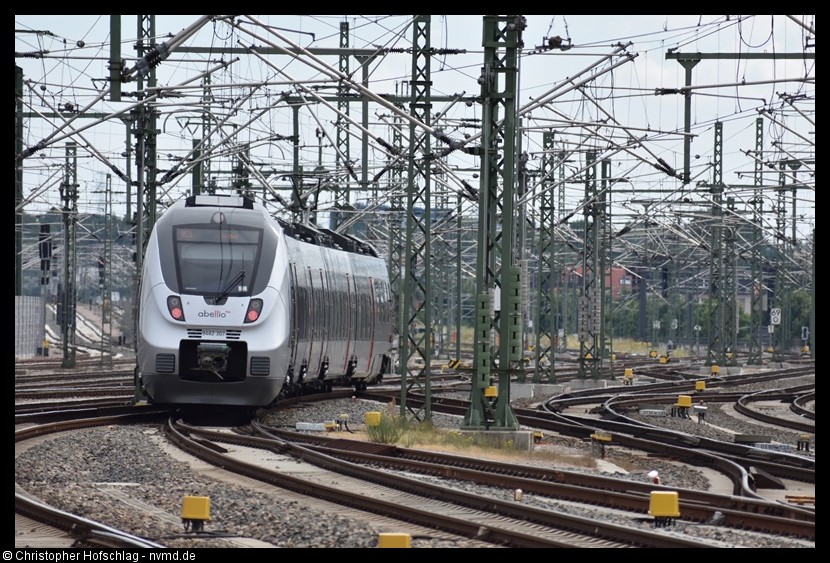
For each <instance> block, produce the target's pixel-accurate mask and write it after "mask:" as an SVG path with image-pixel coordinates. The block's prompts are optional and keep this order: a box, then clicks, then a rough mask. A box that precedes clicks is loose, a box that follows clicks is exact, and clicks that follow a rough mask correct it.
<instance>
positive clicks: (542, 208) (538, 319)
mask: <svg viewBox="0 0 830 563" xmlns="http://www.w3.org/2000/svg"><path fill="white" fill-rule="evenodd" d="M554 137H555V135H554V132H553V131H545V132H543V133H542V171H541V172H542V181H541V190H542V193H541V198H540V199H541V202H540V204H539V223H538V225H537V228H538V230H539V243H538V244H539V245H538V253H539V254H538V255H539V262H538V282H537V296H536V309H535V315H534V323H533V324H534V328H535V332H536V342H535V343H534V348H533V350H534V354H535V361H534V369H533V381H534V382H542V381H548V382H551V383H555V382H556V370H555V367H554V358H555V350H554V342H555V341H556V338H555V335H556V329H557V327H558V323H556V322H555V318H556V315H555V314H554V304H553V299H552V297H553V291H554V287H555V286H556V287H558V286H559V283H558V280H556V281H557V283H554V281H555V278H554V276H555V275H557V274H559V272H557V271H556V268H555V265H554V239H553V237H554V232H555V230H554V229H555V227H554V224H555V222H556V215H555V209H554V204H553V197H554V194H553V185H554V177H553V175H554V174H553V173H554V170H555V163H556V160H555V154H554ZM560 191H562V190H560ZM557 277H558V276H557ZM560 298H561V296H560ZM543 360H545V361H543Z"/></svg>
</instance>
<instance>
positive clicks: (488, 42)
mask: <svg viewBox="0 0 830 563" xmlns="http://www.w3.org/2000/svg"><path fill="white" fill-rule="evenodd" d="M526 26H527V22H526V20H525V18H524V16H518V15H510V16H494V15H489V16H484V32H483V41H482V44H483V47H484V65H483V67H482V72H481V77H480V78H479V83H480V84H481V99H482V105H483V107H482V124H481V131H482V137H481V150H482V154H481V183H480V186H481V187H480V198H479V209H478V213H479V215H478V217H479V219H478V237H479V239H478V248H477V259H476V320H475V336H474V352H473V362H474V366H473V377H472V390H471V393H470V407H469V409H468V411H467V413H466V415H465V416H464V421H463V424H462V428H464V429H479V430H480V429H487V430H515V429H517V428H518V427H519V423H518V420H517V419H516V416H515V414H514V413H513V410H512V409H511V407H510V377H511V375H512V374H513V373H514V372H516V371H517V370H516V369H515V368H514V366H516V365H517V364H520V363H521V359H522V350H521V344H522V342H521V328H522V327H521V309H520V307H521V294H520V288H521V285H520V279H519V278H520V274H519V272H520V270H519V268H517V267H516V266H514V264H513V256H514V237H513V235H514V233H513V230H514V229H513V227H514V222H515V217H514V201H513V200H514V193H515V172H516V135H517V114H516V110H517V105H516V97H517V95H518V54H519V50H520V49H521V48H522V46H523V43H522V32H523V31H524V29H525V28H526ZM500 110H501V111H500ZM500 116H502V117H501V119H500ZM499 224H500V225H501V229H500V230H499ZM497 289H498V290H499V291H500V299H499V308H498V309H495V308H493V309H491V307H493V306H494V305H495V299H496V295H495V294H496V290H497ZM494 328H495V329H497V333H498V335H499V341H498V343H497V345H496V346H494V345H493V344H492V341H493V330H494ZM496 360H497V362H498V363H496ZM518 369H521V366H520V365H519V366H518ZM493 373H495V374H496V375H497V379H498V387H497V389H494V386H493V385H492V383H493V382H492V380H491V378H492V375H493ZM494 391H495V392H494Z"/></svg>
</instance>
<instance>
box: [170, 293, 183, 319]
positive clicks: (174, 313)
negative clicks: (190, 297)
mask: <svg viewBox="0 0 830 563" xmlns="http://www.w3.org/2000/svg"><path fill="white" fill-rule="evenodd" d="M167 311H168V312H169V313H170V316H171V317H173V320H176V321H182V322H184V309H182V300H181V298H180V297H179V296H178V295H171V296H170V297H168V298H167Z"/></svg>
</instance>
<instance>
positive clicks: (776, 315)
mask: <svg viewBox="0 0 830 563" xmlns="http://www.w3.org/2000/svg"><path fill="white" fill-rule="evenodd" d="M769 324H772V325H780V324H781V309H780V308H779V307H775V308H773V309H770V311H769Z"/></svg>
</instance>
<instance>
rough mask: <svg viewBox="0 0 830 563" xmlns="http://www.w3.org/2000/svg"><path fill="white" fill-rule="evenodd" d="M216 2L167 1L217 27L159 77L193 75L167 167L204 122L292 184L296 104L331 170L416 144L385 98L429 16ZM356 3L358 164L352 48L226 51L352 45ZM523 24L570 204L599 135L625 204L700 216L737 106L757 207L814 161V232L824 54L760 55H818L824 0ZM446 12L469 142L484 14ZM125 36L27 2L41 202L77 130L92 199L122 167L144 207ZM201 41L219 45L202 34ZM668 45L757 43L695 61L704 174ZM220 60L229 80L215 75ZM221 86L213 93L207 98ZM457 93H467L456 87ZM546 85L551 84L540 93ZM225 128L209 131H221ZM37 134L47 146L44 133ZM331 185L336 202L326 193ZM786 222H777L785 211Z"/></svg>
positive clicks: (740, 193) (173, 28)
mask: <svg viewBox="0 0 830 563" xmlns="http://www.w3.org/2000/svg"><path fill="white" fill-rule="evenodd" d="M200 18H204V16H198V15H193V16H186V15H185V16H178V15H177V16H168V15H159V16H156V19H155V32H156V36H157V38H158V41H159V42H161V41H168V42H175V41H177V40H178V36H177V34H179V32H181V31H182V30H185V29H189V28H190V27H191V26H194V24H198V30H197V31H195V33H194V34H193V35H192V36H189V37H188V38H187V39H185V40H184V41H183V42H182V43H181V44H180V45H176V46H175V47H174V48H173V50H172V52H171V54H170V55H169V57H168V58H167V59H166V60H163V61H162V62H161V63H160V64H159V65H158V66H157V68H156V74H157V82H158V86H162V87H175V88H172V90H173V91H174V92H175V94H176V95H175V96H173V95H168V96H164V97H161V98H158V99H156V101H155V103H154V106H153V107H154V109H155V110H156V111H158V115H159V117H158V122H157V123H158V128H159V135H158V155H159V168H160V170H162V174H161V175H160V176H163V175H164V173H165V172H167V171H177V170H181V168H180V167H182V166H183V164H182V162H183V159H187V158H188V157H189V156H192V155H191V153H192V147H193V139H194V138H200V137H202V136H207V137H208V139H209V142H210V147H209V148H210V151H209V152H210V154H211V170H210V172H211V174H212V179H213V180H214V181H216V183H217V185H219V186H221V185H223V184H225V185H227V183H228V181H229V180H228V171H229V169H230V166H231V163H232V160H233V159H234V158H236V155H238V154H239V151H240V150H244V151H248V154H250V157H251V162H252V164H251V166H252V168H255V169H256V170H257V175H256V177H255V178H254V181H255V182H256V183H258V184H267V185H268V186H269V189H272V190H274V193H278V194H281V195H282V196H283V198H285V199H290V197H291V193H290V189H289V185H288V180H287V179H286V176H285V175H286V174H287V173H288V174H290V172H291V169H292V166H293V155H294V152H293V151H294V145H292V143H291V140H290V139H288V138H289V137H291V135H292V134H293V131H294V123H295V121H294V120H295V119H296V120H297V126H298V130H299V135H300V139H299V148H298V154H299V158H300V162H301V165H302V166H303V169H304V170H305V171H306V172H308V171H310V170H314V169H315V168H317V167H318V166H319V167H322V169H323V170H322V172H323V175H324V176H325V177H326V178H329V179H331V180H332V181H335V182H347V181H348V182H350V183H354V178H357V179H362V178H363V177H364V175H365V176H368V178H370V179H371V178H372V177H374V176H375V175H376V174H378V173H379V172H380V171H382V170H384V169H385V167H386V166H387V165H388V164H389V163H390V161H392V160H393V158H394V157H393V156H392V155H390V153H389V151H388V150H387V148H386V147H385V145H384V143H383V142H380V141H377V140H376V139H381V140H383V141H385V143H387V144H388V143H391V142H392V141H393V138H394V132H395V131H396V130H397V131H399V132H400V135H401V138H402V141H403V144H404V147H406V146H408V142H409V135H410V130H409V123H408V122H406V121H404V119H405V117H404V114H405V112H404V111H403V110H399V109H396V108H395V107H394V106H392V107H390V106H391V104H390V103H389V102H386V103H384V102H383V101H382V100H383V99H384V98H382V96H389V95H400V96H408V95H409V81H410V80H411V78H412V77H411V67H412V55H411V53H409V52H407V49H409V47H411V44H412V38H413V31H412V24H411V18H412V16H405V15H394V16H388V15H387V16H384V15H376V16H362V15H361V16H357V15H354V16H314V15H310V16H297V15H289V16H286V15H253V16H235V17H234V18H233V20H232V23H233V25H231V24H229V23H228V20H227V19H224V18H225V16H216V17H214V18H206V19H205V20H204V21H203V20H200ZM228 18H229V16H228ZM341 22H348V24H349V32H350V33H349V47H351V48H357V49H386V50H388V51H384V53H387V54H383V55H380V56H377V57H375V58H373V59H372V61H371V63H370V64H369V66H368V75H369V83H368V86H367V92H366V93H368V94H370V95H372V96H377V97H378V101H375V102H372V103H370V104H369V106H368V107H369V111H368V112H367V115H366V116H365V119H364V116H363V113H362V109H361V107H360V104H357V103H355V104H351V106H350V109H349V117H350V118H351V119H352V120H353V123H351V124H350V126H349V129H348V134H349V135H350V144H349V147H350V149H349V151H350V152H349V155H348V156H349V160H350V162H351V163H352V170H353V171H354V176H353V177H352V178H351V179H350V174H349V172H348V170H347V169H346V168H344V167H343V166H341V165H339V164H338V162H342V158H338V154H337V153H338V147H337V145H336V124H335V123H336V121H337V113H336V111H335V110H336V109H337V106H336V103H332V102H327V101H326V100H325V96H326V95H332V94H334V93H335V92H336V85H337V83H336V82H335V80H334V79H335V78H337V77H338V76H339V75H338V74H337V73H338V72H339V70H338V57H336V56H331V55H328V56H325V55H320V56H319V57H317V58H314V57H311V56H308V55H305V56H302V57H298V58H293V57H291V56H288V55H285V54H283V55H269V56H265V55H258V54H252V53H250V52H249V53H247V54H241V55H229V54H227V53H225V54H223V53H221V48H222V47H250V46H256V45H259V46H262V45H270V46H273V47H286V48H288V47H291V48H295V47H301V48H324V47H338V46H339V41H340V37H339V29H340V24H341ZM120 23H121V45H122V51H121V56H122V57H123V58H124V59H125V63H126V66H127V67H129V68H133V67H134V65H135V64H136V56H135V49H134V46H135V43H136V36H137V29H138V27H137V25H138V24H137V16H131V15H122V16H120ZM524 24H526V28H525V29H524V31H523V32H522V41H523V46H522V47H521V49H519V61H520V62H519V68H520V70H519V92H518V103H517V105H518V107H519V114H520V116H521V123H522V127H523V134H522V135H521V136H520V139H521V144H522V145H521V146H522V150H523V151H524V152H526V153H527V154H528V168H529V169H532V170H538V169H541V167H542V164H543V159H545V158H546V155H545V154H544V153H543V151H542V134H543V132H545V131H554V134H555V139H556V140H555V143H556V144H555V150H556V151H566V154H567V158H566V161H565V164H564V168H563V174H564V177H563V178H562V179H563V180H565V183H564V184H562V185H561V186H556V187H555V188H554V189H557V190H559V189H564V190H565V192H564V193H565V195H566V200H567V203H566V208H568V209H570V210H575V209H577V208H578V206H579V205H580V200H581V199H582V197H583V195H584V185H583V184H584V182H583V181H582V175H581V174H582V171H583V169H584V166H585V164H584V159H585V154H586V152H588V151H591V152H594V153H596V154H597V155H598V158H608V159H610V161H611V169H610V170H611V172H610V173H611V177H612V178H613V179H615V180H617V181H618V182H619V183H618V184H615V185H617V186H620V188H619V189H618V191H617V192H615V195H613V196H612V198H613V199H612V201H613V202H614V205H615V207H616V208H617V210H618V212H617V213H615V216H616V217H619V218H620V219H621V220H625V219H626V217H627V216H635V215H637V214H640V215H643V214H652V215H653V216H654V217H658V218H659V219H660V220H662V221H674V220H680V221H683V220H693V217H694V213H696V211H689V210H682V209H679V208H678V206H677V205H673V202H676V201H679V200H682V199H683V197H687V198H688V199H691V200H692V202H693V203H695V204H698V203H702V204H705V203H706V199H707V198H709V197H710V196H709V195H708V194H707V193H705V190H701V189H695V188H697V187H698V186H699V185H700V184H705V183H709V182H712V181H713V175H712V172H713V170H714V169H715V161H714V154H715V123H716V122H720V123H721V124H722V127H723V130H722V133H723V137H722V153H723V165H722V181H723V182H724V183H725V184H727V185H728V186H729V187H728V189H727V192H728V194H730V195H732V196H733V197H735V199H736V201H737V207H736V209H737V210H738V213H739V214H742V215H744V214H745V212H746V210H748V209H749V201H750V200H751V198H752V197H753V195H754V194H756V193H758V191H757V188H756V187H755V185H754V184H753V181H754V180H753V177H754V172H755V170H754V169H755V162H756V161H757V160H758V159H759V158H760V160H761V162H763V163H764V164H763V166H764V170H765V171H769V172H768V173H764V174H763V177H764V181H763V185H762V186H761V188H760V193H762V194H763V197H764V198H765V202H766V203H765V208H766V209H772V206H773V204H774V201H775V197H776V193H777V191H776V190H775V187H774V186H775V185H778V184H779V183H780V176H781V174H780V172H778V171H777V170H774V168H777V165H778V163H780V162H781V161H783V160H787V161H788V162H792V163H793V164H794V165H795V163H798V169H797V170H793V168H790V170H788V172H787V173H786V175H785V176H784V181H785V183H786V185H787V186H788V187H790V186H794V187H796V188H797V189H796V190H794V191H793V194H794V198H795V199H794V201H795V208H796V209H795V215H796V220H795V228H796V231H797V236H798V237H807V236H809V233H811V232H812V230H813V229H814V206H815V175H814V170H815V60H814V58H812V59H810V58H799V59H778V60H771V59H769V58H749V57H747V56H745V55H747V54H751V56H755V57H759V56H761V55H771V54H773V53H800V54H804V53H806V54H808V55H812V56H813V57H814V54H815V33H814V29H815V16H814V15H804V16H786V15H778V16H771V15H754V16H734V15H733V16H718V15H599V16H597V15H570V16H568V15H526V16H524ZM429 29H430V40H431V46H432V47H433V48H434V49H435V50H436V52H435V54H434V56H433V57H432V58H431V59H430V78H431V81H432V83H431V93H432V95H433V96H443V97H444V98H443V99H442V100H441V101H435V102H434V103H433V104H432V108H431V111H432V118H431V123H430V124H427V125H426V126H425V127H426V128H429V130H432V131H433V132H435V130H436V129H438V130H440V132H441V133H444V134H446V135H448V136H449V137H450V138H452V139H453V140H455V141H458V142H463V141H464V140H465V135H469V136H471V137H472V140H470V141H468V142H469V143H471V144H474V142H475V135H476V133H477V131H478V130H477V129H476V128H475V126H474V125H475V124H476V123H477V122H478V120H480V119H481V106H480V104H478V103H467V100H468V98H470V99H471V98H473V97H475V96H479V95H480V94H481V86H480V84H479V82H478V80H479V78H480V77H481V76H482V65H483V62H484V50H483V48H482V31H483V29H484V25H483V16H481V15H446V16H442V15H432V16H431V19H430V27H429ZM555 37H558V38H561V40H558V41H559V43H558V44H559V46H560V48H553V49H551V48H549V45H550V43H549V38H555ZM556 41H557V40H556V39H554V42H556ZM110 43H111V39H110V16H107V15H100V16H95V15H16V16H15V63H16V65H18V66H20V67H21V68H22V69H23V78H24V86H23V92H24V95H23V106H24V108H23V109H24V111H25V112H28V114H29V115H30V116H31V117H27V118H26V119H25V120H24V129H23V145H24V148H28V149H29V150H30V152H31V154H30V155H27V156H26V158H24V159H22V160H20V162H22V164H23V168H24V202H25V206H24V207H25V209H26V211H29V212H32V213H36V212H42V211H45V210H47V209H49V208H50V207H52V206H59V205H60V194H59V189H58V188H59V183H60V181H61V180H62V175H63V172H64V166H65V154H66V143H67V142H68V141H71V142H76V143H77V144H78V172H77V173H78V181H79V185H80V186H79V199H78V209H79V211H80V212H82V213H100V212H103V210H104V196H103V192H104V186H105V184H106V182H107V181H109V182H111V186H112V191H113V208H114V211H115V212H116V213H117V214H123V213H124V212H126V209H125V207H124V204H125V202H126V188H125V184H124V182H123V181H122V179H120V178H119V177H118V175H117V174H115V172H114V170H117V171H119V172H121V173H123V174H126V175H129V176H130V177H131V178H132V179H135V178H136V170H135V154H134V147H133V146H131V144H132V143H134V142H135V140H134V139H133V138H131V139H130V140H129V141H128V138H127V135H126V127H125V125H124V123H123V121H121V120H120V119H119V118H118V116H117V114H118V113H119V112H123V111H125V110H128V109H129V108H130V107H132V106H134V105H135V104H136V98H135V96H134V95H132V94H135V92H136V82H131V83H128V84H125V85H123V86H122V89H123V92H124V94H125V95H124V96H122V101H120V102H116V101H111V100H110V99H109V96H108V95H107V91H108V88H109V84H108V83H107V81H106V80H105V79H106V77H107V76H108V70H107V65H108V58H109V52H110ZM188 47H190V48H192V47H202V48H204V49H202V51H203V52H198V53H196V52H191V51H188V52H185V51H184V48H188ZM562 47H564V48H562ZM47 51H48V53H47ZM669 52H674V53H695V52H700V53H707V54H708V53H729V54H739V56H735V57H729V58H722V59H719V60H715V59H704V60H701V61H700V62H699V63H698V64H696V65H695V66H694V68H693V69H692V79H691V84H692V86H693V90H692V96H691V101H692V106H691V124H692V126H691V135H692V136H691V143H690V149H691V150H690V159H691V169H690V174H691V177H692V181H691V182H690V184H688V185H686V184H684V183H683V182H682V181H681V180H680V179H679V178H678V175H677V174H671V173H667V172H666V169H665V167H662V166H655V164H657V163H661V162H662V163H664V164H666V165H668V169H670V170H672V171H675V172H678V173H681V172H682V170H683V162H684V156H683V155H684V142H683V138H684V134H683V130H684V96H683V94H682V93H680V92H679V90H678V89H679V88H682V87H683V86H685V79H686V77H685V71H684V68H683V66H681V64H680V63H678V61H677V60H674V59H667V56H666V55H667V53H669ZM349 70H350V72H351V75H352V77H354V79H355V80H357V81H360V79H361V78H362V74H361V72H360V69H359V67H358V63H357V61H356V59H354V58H352V59H350V69H349ZM206 76H208V77H209V81H210V85H211V88H210V90H208V89H206V88H205V82H206V80H208V79H206V78H205V77H206ZM145 86H146V81H145ZM169 90H170V89H168V90H166V91H169ZM353 91H355V90H353ZM208 92H209V93H210V96H211V98H210V102H209V104H208V105H205V104H206V102H205V99H206V96H207V95H208ZM284 95H290V96H292V97H294V98H296V97H297V96H302V97H303V98H304V99H305V103H304V104H303V105H302V107H300V108H299V109H296V110H295V109H294V108H292V107H289V106H288V105H287V104H286V103H285V100H284V98H282V96H284ZM453 97H460V98H461V99H460V101H455V102H452V101H449V100H450V99H451V98H453ZM537 101H541V102H543V103H540V104H539V106H538V107H534V103H535V102H537ZM403 107H404V109H408V107H409V106H408V104H405V105H404V106H403ZM56 109H60V110H61V111H64V114H65V116H76V118H75V119H74V120H73V121H72V123H71V124H70V125H68V126H67V125H66V124H65V119H66V117H64V119H61V118H55V117H52V116H51V115H49V114H51V113H53V112H54V111H55V110H56ZM67 110H68V112H67ZM205 110H207V113H205ZM92 115H100V116H114V117H109V118H107V119H100V118H95V117H89V116H92ZM758 118H762V119H763V121H762V134H763V152H762V153H761V154H760V155H756V153H755V148H756V121H757V120H758ZM364 121H365V123H366V130H367V131H368V134H369V135H370V148H369V150H368V151H367V154H366V156H365V159H364V156H363V154H362V151H361V150H360V148H361V139H360V137H361V130H362V127H363V125H362V123H363V122H364ZM206 123H209V124H210V125H205V124H206ZM416 127H417V130H418V131H419V132H420V131H422V130H424V127H422V126H420V125H418V126H416ZM206 128H209V129H210V130H211V134H210V135H206V134H205V131H206V130H207V129H206ZM38 143H41V145H40V146H42V148H38V149H37V150H34V149H33V147H38V146H39V145H38ZM431 143H432V147H433V149H434V150H438V149H442V148H444V146H445V145H443V144H442V143H441V142H440V141H438V140H436V139H434V138H433V139H432V141H431ZM128 149H129V152H130V153H131V154H130V155H129V156H130V157H131V159H130V161H129V166H128V158H127V156H128V155H127V153H128ZM341 156H342V155H341ZM364 164H365V170H366V171H365V172H364ZM438 166H439V167H440V169H441V171H442V172H443V173H444V174H443V175H440V176H438V177H437V178H436V179H435V181H434V182H435V183H434V187H433V193H434V195H435V196H436V197H439V196H440V195H442V194H444V193H445V194H446V195H447V196H448V197H450V198H455V194H457V193H458V192H459V191H460V190H461V189H462V182H467V183H469V184H471V185H473V186H475V187H478V182H479V179H478V168H479V166H480V161H479V159H478V158H476V157H472V156H469V155H465V154H464V153H463V152H462V151H454V152H452V153H451V154H449V155H448V156H446V157H445V158H443V159H440V160H439V162H438ZM661 168H663V169H661ZM108 174H109V175H110V178H109V180H107V175H108ZM379 188H380V191H379V192H378V191H372V190H360V189H358V186H355V191H354V192H353V196H352V197H353V198H354V199H353V200H352V201H353V202H354V203H356V204H358V203H366V204H371V203H372V202H377V201H378V200H379V199H380V200H384V198H388V197H389V196H390V195H391V194H400V193H402V191H401V190H402V188H403V186H401V185H399V184H395V183H394V179H393V178H391V176H390V175H389V174H388V173H386V174H385V175H384V176H383V179H382V180H381V181H380V183H379ZM190 189H191V175H190V174H189V173H179V174H175V175H174V177H172V178H170V179H169V180H166V181H164V182H162V185H161V186H160V189H159V190H160V191H159V192H158V198H159V202H160V204H161V205H162V207H163V206H164V205H167V204H169V203H170V202H172V201H173V200H175V199H177V198H179V197H181V196H182V195H183V194H186V193H188V191H189V190H190ZM544 189H545V185H543V184H542V182H541V180H538V181H537V180H531V181H530V187H529V195H528V197H527V198H526V201H525V203H526V204H527V205H528V206H531V208H533V206H538V202H539V201H540V198H539V196H540V194H541V193H543V190H544ZM615 189H617V188H615ZM791 197H792V196H791ZM642 202H647V203H648V206H647V207H646V206H644V205H643V204H642ZM380 203H383V201H380ZM788 203H789V202H788ZM329 204H330V202H329ZM319 205H320V208H321V209H325V207H326V201H325V196H324V195H323V196H321V201H320V203H319ZM468 205H472V204H468ZM769 228H770V229H773V225H772V223H769Z"/></svg>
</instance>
